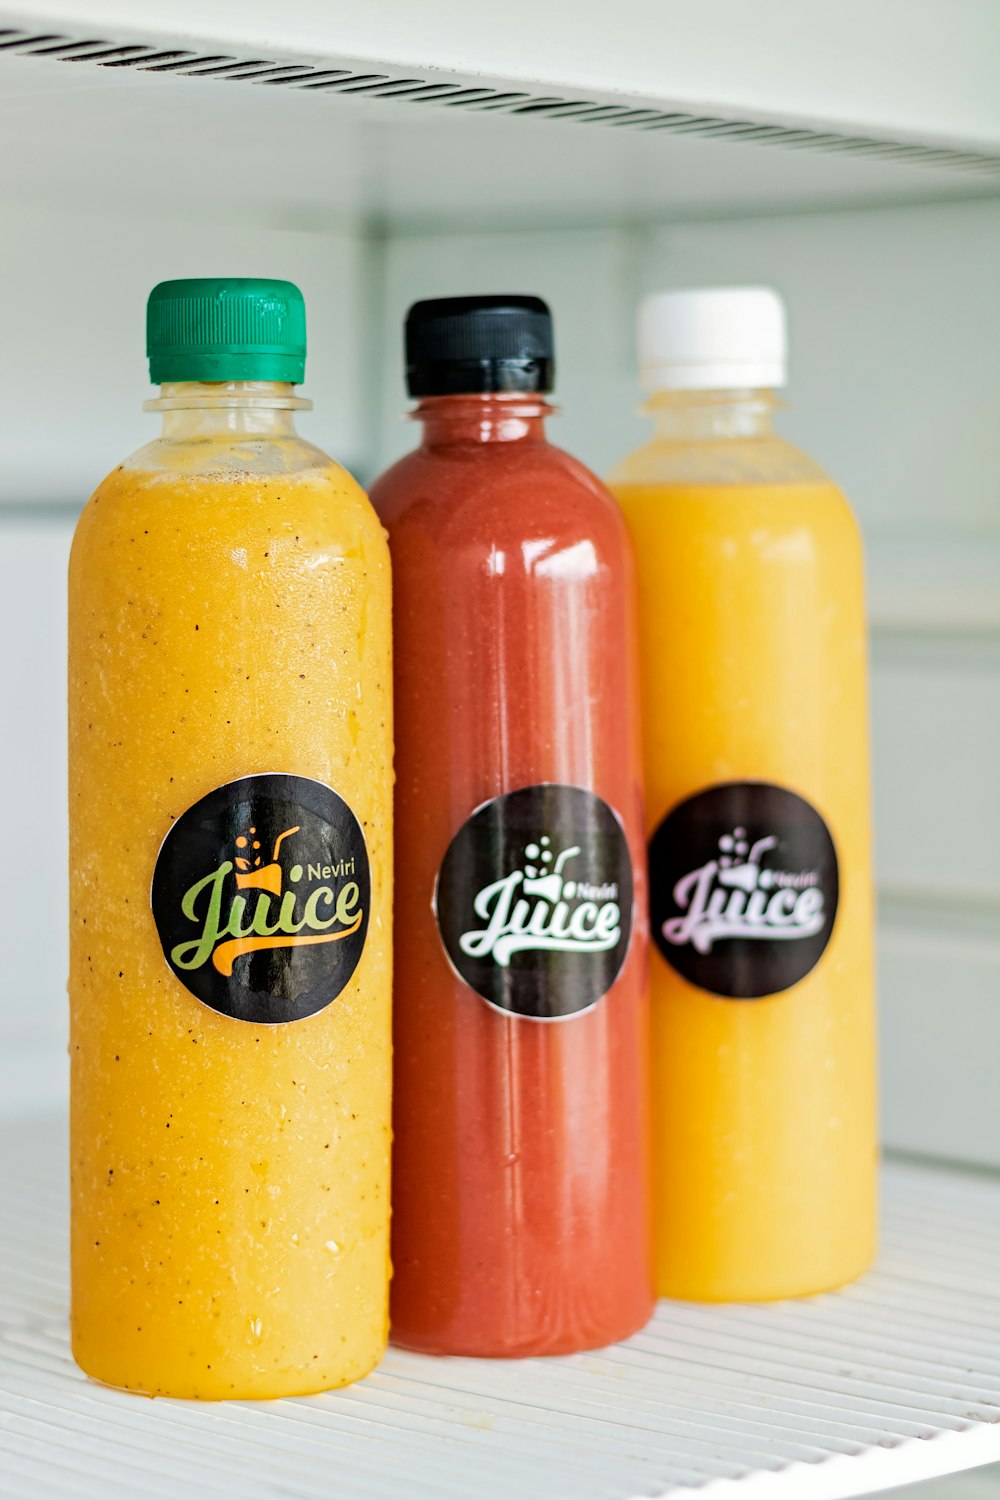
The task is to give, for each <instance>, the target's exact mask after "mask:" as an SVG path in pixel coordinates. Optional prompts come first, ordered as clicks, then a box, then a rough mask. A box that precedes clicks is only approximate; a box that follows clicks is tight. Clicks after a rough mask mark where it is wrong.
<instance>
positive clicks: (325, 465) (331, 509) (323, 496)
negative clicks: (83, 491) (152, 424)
mask: <svg viewBox="0 0 1000 1500" xmlns="http://www.w3.org/2000/svg"><path fill="white" fill-rule="evenodd" d="M299 523H301V525H300V524H299ZM140 525H141V527H142V531H143V534H146V528H147V527H149V528H150V529H152V528H153V527H155V528H156V529H157V531H159V532H161V533H162V534H163V535H164V536H167V535H169V537H170V539H171V543H172V545H173V546H178V545H180V546H183V547H184V549H185V550H187V551H191V550H192V549H195V548H196V547H197V546H199V545H200V544H201V543H205V544H206V545H218V544H220V543H221V542H222V541H224V539H225V537H226V536H227V535H228V536H229V537H230V538H231V539H238V534H244V533H245V534H247V535H251V534H252V535H254V536H259V537H263V538H266V537H267V536H268V535H270V534H274V535H283V534H284V533H286V532H287V533H290V534H291V535H292V536H296V539H298V537H303V536H304V535H305V534H307V533H308V534H309V535H310V536H312V537H313V538H314V540H315V544H316V545H317V546H320V547H322V546H324V545H327V544H329V543H335V544H337V545H339V546H341V547H343V548H350V547H351V546H352V545H354V543H355V541H356V542H358V543H361V542H362V541H363V542H364V543H365V545H366V549H367V548H368V547H374V548H375V549H376V550H378V549H379V548H384V547H385V533H384V531H383V529H382V527H381V525H380V523H379V521H378V519H377V517H376V515H375V512H374V510H373V508H372V506H371V504H370V502H369V500H368V497H367V495H366V494H365V492H364V490H363V489H362V488H361V486H360V485H359V484H358V482H357V481H356V480H355V479H354V478H353V476H352V475H351V474H350V473H348V471H347V470H346V469H344V468H342V467H341V465H339V464H337V463H336V462H335V461H334V460H333V459H332V458H330V457H329V455H328V454H326V453H324V452H323V451H322V450H321V449H319V448H315V447H314V446H313V445H312V444H310V443H305V442H303V441H302V440H301V439H299V438H297V437H295V438H292V439H283V438H282V439H267V440H262V439H254V438H250V439H245V438H241V439H240V440H238V441H236V440H234V441H219V440H214V439H213V440H212V441H202V442H199V441H195V442H184V443H177V442H168V441H164V440H162V439H157V440H155V441H154V442H152V443H148V444H146V446H145V447H143V448H140V449H138V450H137V452H135V453H133V454H131V455H130V456H129V457H128V458H127V459H125V460H124V461H123V462H122V463H121V464H119V465H118V467H117V468H115V469H113V470H112V471H111V472H110V473H109V474H108V475H107V476H106V477H105V478H104V479H103V480H102V481H101V483H100V484H99V485H98V486H97V489H96V490H95V491H94V493H93V495H92V496H91V497H90V500H89V501H88V502H87V504H86V506H85V507H84V509H83V511H82V513H81V515H80V518H79V520H78V522H77V527H76V534H75V538H74V544H73V550H74V554H78V553H80V552H81V551H82V550H85V549H86V547H87V546H88V544H89V543H91V542H92V541H93V542H94V543H95V544H100V545H104V546H110V545H112V544H113V542H114V540H115V538H116V537H120V536H125V533H126V532H128V533H129V534H131V532H132V531H134V530H135V529H136V528H137V527H138V526H140ZM126 539H127V538H126Z"/></svg>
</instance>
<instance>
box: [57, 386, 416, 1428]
mask: <svg viewBox="0 0 1000 1500" xmlns="http://www.w3.org/2000/svg"><path fill="white" fill-rule="evenodd" d="M167 389H168V388H167V387H164V390H165V391H167ZM231 389H232V391H233V400H232V405H231V408H230V409H224V410H221V409H220V410H216V409H214V408H212V406H211V399H209V402H208V407H207V408H199V407H198V400H199V399H201V397H204V396H205V395H209V397H210V390H209V388H205V389H204V390H203V391H202V392H201V393H200V396H198V397H196V399H194V400H192V402H191V409H187V410H183V409H182V410H168V411H167V413H166V427H165V435H164V439H163V440H162V441H160V442H157V443H153V444H151V445H150V446H149V447H148V448H147V449H145V450H143V451H142V452H141V453H140V454H138V455H136V457H135V458H134V459H132V460H130V461H129V462H128V463H126V464H125V465H123V466H122V467H120V468H119V469H116V470H115V471H114V472H113V473H112V474H111V475H110V476H109V477H108V479H106V480H105V482H104V483H103V484H102V485H101V486H100V488H99V489H98V490H97V492H96V494H95V495H94V496H93V498H92V499H91V501H90V503H89V504H88V506H87V508H86V510H85V511H84V513H83V515H82V517H81V520H80V523H79V526H78V529H77V534H76V538H75V541H74V545H73V553H72V560H71V565H70V659H69V699H70V811H71V851H70V860H71V869H70V885H71V906H72V918H71V921H72V928H71V976H70V999H71V1016H72V1023H71V1062H72V1121H71V1124H72V1143H71V1152H72V1208H73V1216H72V1337H73V1352H74V1354H75V1356H76V1358H77V1360H78V1361H79V1363H80V1364H81V1365H82V1366H83V1368H84V1370H86V1371H87V1372H88V1373H89V1374H91V1375H93V1376H95V1377H96V1378H97V1379H99V1380H101V1381H104V1382H107V1383H109V1384H112V1385H115V1386H121V1387H126V1388H128V1389H130V1390H135V1391H141V1392H145V1393H147V1394H149V1395H171V1396H187V1397H196V1398H201V1399H217V1398H223V1397H241V1398H246V1397H275V1396H280V1395H289V1394H295V1393H300V1392H309V1391H317V1390H322V1389H326V1388H329V1387H332V1386H339V1385H343V1384H344V1383H346V1382H348V1381H350V1380H353V1379H355V1378H357V1377H358V1376H361V1375H364V1374H366V1373H367V1372H368V1371H369V1370H370V1369H371V1368H372V1366H373V1365H374V1364H375V1363H376V1362H377V1360H378V1359H379V1358H380V1356H381V1353H382V1351H383V1349H384V1346H385V1340H386V1331H387V1290H388V1233H387V1232H388V1188H389V1144H390V1142H389V1133H390V1132H389V1069H390V1039H389V1024H390V1016H389V992H390V962H391V957H390V955H391V949H390V915H391V913H390V905H391V885H390V881H391V870H392V850H391V813H390V808H391V661H390V602H389V601H390V586H389V561H388V552H387V547H386V543H385V539H384V535H383V532H382V530H381V527H380V526H379V524H378V522H377V520H376V518H375V515H374V512H373V511H372V509H371V507H370V506H369V504H368V502H367V499H366V498H365V496H364V494H363V493H362V491H361V490H360V489H359V488H358V486H357V485H356V484H355V483H354V481H353V480H352V479H351V478H350V477H349V476H348V475H347V474H346V473H345V472H344V471H343V470H342V469H340V468H338V467H337V466H336V465H335V464H333V463H332V461H331V460H329V459H327V458H326V457H325V456H324V455H323V454H321V453H319V452H318V450H316V449H314V448H311V447H310V446H309V445H308V444H305V443H303V442H301V441H300V440H299V439H297V438H296V437H295V436H294V432H293V430H292V429H291V426H290V421H291V418H290V414H289V412H288V411H285V410H281V409H276V410H261V409H259V407H254V406H252V405H251V407H250V408H248V409H244V408H242V407H241V406H240V401H241V394H240V390H239V388H238V387H233V388H231ZM261 389H262V388H260V387H258V388H257V391H256V393H255V395H256V398H260V397H261ZM181 391H182V388H181V387H176V388H174V394H175V396H176V397H177V398H178V400H179V401H180V404H181V405H182V406H183V396H182V394H181ZM284 394H285V395H287V394H288V391H287V388H285V391H284ZM266 395H267V391H266V389H264V397H265V398H266ZM277 395H278V396H279V398H280V397H281V396H282V391H281V390H278V391H277ZM284 404H285V405H289V404H293V403H290V402H285V403H284ZM281 406H282V400H281V399H279V400H278V401H277V402H276V407H277V408H280V407H281ZM276 787H277V788H279V789H280V792H281V798H283V799H284V800H281V798H279V799H278V800H277V801H275V802H271V801H269V800H268V799H269V797H272V795H273V796H274V797H277V796H278V793H277V792H276V791H275V788H276ZM213 799H214V800H213ZM220 808H221V810H222V813H221V821H220V811H219V810H220ZM290 808H291V809H293V813H294V815H291V814H290V813H289V809H290ZM192 809H193V810H194V811H193V812H192ZM331 809H332V811H331ZM345 809H347V811H345ZM351 815H353V820H355V821H352V817H351ZM324 820H325V821H324ZM338 839H339V840H340V847H339V849H338V847H337V841H338ZM185 872H186V873H185ZM192 890H193V891H194V895H193V896H192V895H191V894H190V893H191V891H192ZM151 893H152V894H151ZM185 902H186V903H187V904H186V906H185ZM227 923H228V924H229V925H227ZM171 924H175V927H176V931H174V929H173V928H172V927H171ZM175 938H176V941H175ZM306 944H308V946H305V945H306ZM309 964H311V965H313V967H312V969H308V970H307V969H305V968H303V965H309ZM303 974H306V975H307V978H308V981H309V983H308V985H307V988H308V989H309V993H308V994H304V992H303V985H304V984H305V983H306V981H304V980H303V978H302V976H303ZM192 986H194V987H196V988H195V989H193V988H192ZM240 1007H243V1009H242V1010H241V1009H240Z"/></svg>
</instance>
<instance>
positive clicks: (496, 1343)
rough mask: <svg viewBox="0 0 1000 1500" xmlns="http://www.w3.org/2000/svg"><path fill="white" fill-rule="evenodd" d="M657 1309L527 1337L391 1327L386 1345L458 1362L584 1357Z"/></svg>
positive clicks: (635, 1328) (618, 1339) (636, 1328)
mask: <svg viewBox="0 0 1000 1500" xmlns="http://www.w3.org/2000/svg"><path fill="white" fill-rule="evenodd" d="M655 1307H656V1302H655V1300H653V1299H652V1298H651V1299H650V1301H649V1303H648V1305H647V1306H646V1307H645V1309H644V1310H643V1311H641V1312H639V1313H636V1314H635V1315H634V1316H633V1317H632V1318H629V1319H627V1320H623V1321H622V1322H621V1323H619V1324H616V1325H615V1326H614V1327H609V1328H605V1329H601V1330H593V1331H589V1330H579V1329H577V1330H566V1331H563V1332H559V1333H553V1332H551V1331H547V1332H545V1333H540V1334H536V1335H534V1336H532V1337H530V1338H501V1337H483V1336H478V1337H477V1336H476V1335H475V1334H472V1333H469V1332H467V1331H465V1330H462V1331H457V1332H454V1333H451V1332H449V1333H444V1334H438V1335H429V1334H418V1333H411V1332H408V1331H407V1330H405V1329H400V1328H393V1329H392V1330H391V1332H390V1335H389V1343H390V1345H391V1346H392V1347H393V1348H396V1349H406V1350H408V1351H409V1352H410V1353H411V1354H430V1355H435V1356H446V1357H447V1356H451V1357H453V1358H460V1359H540V1358H541V1359H548V1358H555V1357H557V1356H559V1355H566V1354H586V1353H587V1352H588V1351H590V1350H594V1349H606V1348H608V1347H609V1345H611V1344H620V1343H622V1342H623V1341H624V1340H625V1339H628V1338H631V1337H632V1335H633V1334H636V1333H639V1332H640V1330H641V1329H643V1328H645V1326H646V1324H647V1323H648V1322H649V1320H650V1318H651V1317H652V1316H653V1312H654V1310H655Z"/></svg>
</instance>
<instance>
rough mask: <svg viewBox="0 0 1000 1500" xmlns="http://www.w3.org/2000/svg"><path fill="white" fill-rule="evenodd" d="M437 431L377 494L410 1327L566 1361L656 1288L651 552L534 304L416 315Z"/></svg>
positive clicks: (397, 1168) (399, 1148) (503, 303)
mask: <svg viewBox="0 0 1000 1500" xmlns="http://www.w3.org/2000/svg"><path fill="white" fill-rule="evenodd" d="M407 331H408V352H409V356H410V366H409V378H410V388H411V392H412V393H413V394H415V395H417V396H418V397H419V398H420V400H419V406H418V408H417V411H416V416H417V418H418V419H419V420H420V421H421V422H422V424H423V441H422V444H421V446H420V447H419V448H418V449H417V450H416V451H415V452H413V453H411V454H409V455H408V456H407V457H405V458H404V459H402V460H401V461H400V462H399V463H397V464H396V465H394V467H393V468H391V469H390V470H389V471H388V472H387V473H386V474H385V475H384V476H383V477H382V478H381V479H380V480H379V481H378V482H377V483H376V485H375V486H374V489H373V491H372V499H373V501H374V504H375V506H376V509H377V511H378V513H379V515H380V517H381V519H382V521H383V522H384V524H385V525H386V527H387V529H388V532H389V540H390V550H391V554H392V562H393V588H394V599H393V608H394V615H395V700H396V747H397V748H396V767H397V783H396V824H395V827H396V981H395V1120H394V1125H395V1155H394V1163H393V1187H394V1203H393V1261H394V1266H395V1273H394V1281H393V1288H392V1331H393V1337H394V1338H395V1340H396V1341H397V1342H398V1343H400V1344H403V1345H405V1346H407V1347H409V1348H413V1349H420V1350H424V1351H427V1352H433V1353H441V1354H471V1355H533V1354H558V1353H566V1352H569V1351H572V1350H576V1349H583V1348H590V1347H596V1346H599V1345H601V1344H605V1343H609V1342H613V1341H614V1340H616V1339H620V1338H623V1337H625V1336H626V1335H628V1334H630V1333H632V1332H634V1331H635V1330H636V1329H637V1328H639V1327H640V1326H641V1325H642V1324H643V1323H644V1322H645V1321H646V1319H647V1317H648V1316H649V1314H650V1311H651V1308H652V1292H651V1267H650V1243H649V1242H650V1232H649V1222H648V1165H649V1164H648V1140H647V1136H648V1086H647V1065H648V1057H647V996H646V943H647V930H646V916H645V912H646V893H645V846H644V835H643V816H642V791H641V771H640V764H641V761H640V741H639V724H638V712H637V705H638V666H637V655H636V642H635V620H634V602H633V566H632V559H631V555H630V551H629V544H628V540H627V536H626V532H625V527H624V524H623V521H622V518H621V516H620V514H619V511H618V507H617V505H616V504H615V502H614V501H613V499H612V498H611V496H610V495H609V493H608V492H607V491H606V490H605V488H604V487H603V485H602V484H600V482H599V481H598V480H597V479H596V478H595V477H594V476H593V475H592V474H591V473H589V471H588V470H586V469H585V468H583V467H582V465H580V464H579V463H577V462H576V461H575V460H574V459H572V458H570V457H569V456H568V455H566V454H565V453H562V452H560V451H559V450H558V449H556V448H554V447H552V446H550V444H549V443H548V441H547V440H546V436H545V430H544V422H545V418H546V416H547V414H548V413H549V411H550V408H549V407H548V406H547V405H546V403H545V401H544V392H545V391H547V390H548V389H549V386H550V381H551V371H552V361H551V325H550V320H549V316H548V311H547V309H546V308H545V305H544V303H540V302H539V301H538V299H535V298H461V299H448V300H447V301H445V302H434V303H422V304H417V306H416V307H415V308H414V309H412V310H411V313H410V317H409V320H408V330H407Z"/></svg>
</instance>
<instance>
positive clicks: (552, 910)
mask: <svg viewBox="0 0 1000 1500" xmlns="http://www.w3.org/2000/svg"><path fill="white" fill-rule="evenodd" d="M434 910H435V913H436V915H437V920H438V925H439V927H440V929H441V937H442V940H443V942H444V946H445V949H446V951H447V954H448V957H449V959H450V960H451V963H452V965H453V967H454V968H455V969H456V971H457V972H458V974H459V975H460V976H461V978H462V979H464V980H465V982H466V984H468V985H470V986H471V987H472V989H474V990H475V991H476V992H477V993H478V994H480V995H481V996H482V997H483V999H484V1000H486V1001H487V1002H488V1003H489V1004H490V1005H492V1006H494V1007H495V1008H496V1009H497V1010H502V1011H506V1012H508V1013H510V1014H512V1015H516V1016H526V1017H529V1018H530V1019H532V1020H535V1021H557V1020H560V1019H562V1018H563V1017H565V1016H574V1015H577V1014H579V1012H580V1011H584V1010H589V1009H590V1007H591V1006H592V1005H596V1004H597V1002H598V1000H600V998H601V996H602V995H605V994H607V992H608V990H609V989H610V988H611V986H612V985H613V984H614V982H615V980H616V979H617V978H618V975H619V973H620V972H621V968H622V965H623V964H624V962H625V955H626V953H627V952H628V945H629V938H630V936H631V932H632V862H631V859H630V858H629V850H628V844H627V842H626V840H625V833H624V830H623V829H622V825H621V822H620V821H619V819H618V817H617V815H616V814H615V813H614V812H613V811H612V809H611V808H610V807H609V806H608V804H607V803H606V802H603V801H602V800H601V798H600V797H595V795H594V793H593V792H588V791H586V790H585V789H584V788H583V787H579V786H554V785H541V786H527V787H522V788H521V789H520V791H516V792H507V793H506V794H505V795H504V796H502V797H496V798H494V800H493V801H492V802H485V803H483V805H482V807H479V808H477V809H476V811H475V812H474V813H473V814H472V816H471V817H470V818H469V819H468V820H467V822H465V823H463V825H462V827H461V828H460V829H459V830H458V832H457V833H456V835H455V837H454V838H453V839H452V841H451V843H450V845H449V846H448V852H447V853H446V854H445V857H444V860H443V861H442V864H441V869H440V872H439V874H438V879H437V887H436V890H435V893H434Z"/></svg>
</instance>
